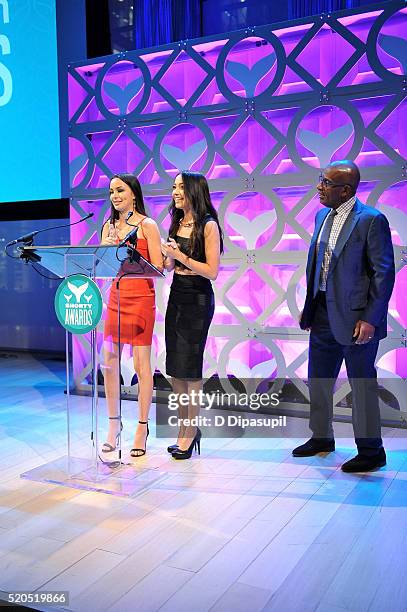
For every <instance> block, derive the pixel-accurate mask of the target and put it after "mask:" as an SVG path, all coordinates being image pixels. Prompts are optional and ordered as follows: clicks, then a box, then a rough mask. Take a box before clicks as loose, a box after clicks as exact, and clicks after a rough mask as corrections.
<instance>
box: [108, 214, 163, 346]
mask: <svg viewBox="0 0 407 612" xmlns="http://www.w3.org/2000/svg"><path fill="white" fill-rule="evenodd" d="M143 221H144V219H143V220H142V221H141V222H140V224H139V225H141V224H142V223H143ZM136 248H137V251H138V252H139V253H140V255H142V256H143V257H144V258H145V259H147V260H148V261H150V255H149V252H148V244H147V240H146V239H145V238H139V239H138V240H137V247H136ZM119 278H120V274H119V275H118V276H117V277H116V279H115V280H114V281H113V283H112V287H111V289H110V297H109V302H108V305H107V316H106V321H105V330H104V338H105V339H107V340H112V341H113V342H115V343H118V342H119V333H118V316H117V310H118V308H117V305H118V297H120V344H130V345H132V346H151V343H152V337H153V328H154V321H155V290H154V282H153V280H152V279H151V278H122V279H121V280H120V282H119V289H117V281H118V279H119ZM119 292H120V296H119V295H118V294H119Z"/></svg>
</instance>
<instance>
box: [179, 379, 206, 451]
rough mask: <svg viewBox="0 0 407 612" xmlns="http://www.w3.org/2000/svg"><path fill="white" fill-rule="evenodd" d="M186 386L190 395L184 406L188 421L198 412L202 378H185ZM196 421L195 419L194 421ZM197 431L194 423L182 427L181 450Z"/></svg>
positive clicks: (190, 441)
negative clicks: (187, 402)
mask: <svg viewBox="0 0 407 612" xmlns="http://www.w3.org/2000/svg"><path fill="white" fill-rule="evenodd" d="M184 383H185V385H186V387H187V391H186V392H187V393H188V395H189V396H190V401H189V404H188V406H186V407H185V409H186V411H187V414H186V417H183V418H187V419H188V421H189V422H190V421H192V420H193V419H194V420H195V419H197V417H198V416H199V412H200V408H201V407H200V404H199V392H200V391H201V390H202V379H196V380H187V381H184ZM195 422H196V421H195ZM196 432H197V426H196V425H187V426H186V427H185V429H184V435H183V437H182V440H180V441H179V449H180V450H182V451H185V450H187V449H188V448H189V447H190V446H191V444H192V440H193V439H194V438H195V436H196Z"/></svg>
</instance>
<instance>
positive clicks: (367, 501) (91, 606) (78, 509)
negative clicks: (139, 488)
mask: <svg viewBox="0 0 407 612" xmlns="http://www.w3.org/2000/svg"><path fill="white" fill-rule="evenodd" d="M0 385H1V395H0V416H1V418H0V448H1V453H0V465H1V471H0V591H1V592H2V593H3V596H2V595H1V593H0V599H1V598H3V599H4V598H5V595H4V593H7V592H11V591H15V590H24V591H35V590H42V591H43V590H64V591H69V594H70V601H69V605H68V606H66V607H65V608H61V607H60V608H55V607H54V608H52V609H54V610H55V609H67V610H73V611H77V612H82V611H84V612H85V611H87V612H89V611H91V612H97V611H107V610H109V611H118V612H127V611H129V612H130V611H136V612H142V611H146V612H153V611H156V610H160V611H161V612H184V611H185V612H190V611H191V610H192V611H193V612H204V611H207V610H211V611H212V612H229V611H230V612H232V611H233V612H240V611H241V612H257V611H260V610H267V611H273V612H274V611H275V612H283V611H284V612H296V611H298V612H308V611H309V612H311V611H313V612H343V611H348V610H349V611H354V612H383V611H384V610H390V611H391V612H403V611H406V610H407V562H406V561H407V553H406V551H407V450H406V447H407V432H406V431H405V430H404V432H401V431H400V430H394V429H388V430H386V432H385V438H386V441H385V444H386V450H387V451H388V465H387V466H386V467H385V468H383V469H381V470H379V471H377V472H374V473H371V474H369V475H367V474H366V475H352V474H348V475H347V474H344V473H342V472H341V470H340V469H339V466H340V464H341V463H342V462H343V461H345V460H346V459H347V458H349V457H351V456H352V455H353V454H354V445H353V440H352V439H351V437H349V438H348V439H346V438H338V439H337V451H336V452H335V453H330V454H328V455H326V456H317V457H311V458H306V459H294V458H293V457H292V456H291V449H292V447H293V446H294V445H296V444H298V443H300V442H301V441H300V440H287V439H272V438H268V439H265V438H263V439H253V438H247V439H245V438H240V439H207V440H206V439H203V440H202V455H201V457H197V456H195V457H194V458H193V459H192V460H189V461H182V462H177V461H174V460H172V459H171V458H170V457H169V455H168V454H167V452H166V450H165V449H166V446H167V444H168V441H167V440H157V439H155V436H154V431H153V432H152V433H153V435H150V438H149V445H148V453H147V455H146V456H145V457H144V458H141V459H133V460H132V461H134V462H137V465H143V466H145V467H146V468H153V469H159V470H161V471H162V472H163V473H165V477H164V478H162V479H160V480H159V481H157V482H155V483H152V484H151V486H149V487H148V488H147V489H146V490H145V491H144V492H142V493H141V494H139V495H138V496H136V497H134V498H121V497H115V496H113V495H106V494H103V493H96V492H89V491H78V490H75V489H71V488H67V487H63V486H56V485H51V484H44V483H39V482H32V481H28V480H23V479H21V478H20V474H21V473H22V472H25V471H27V470H30V469H32V468H35V467H36V466H40V465H41V464H44V463H47V462H49V461H52V460H54V459H57V458H58V457H60V456H61V455H64V454H65V396H64V394H63V388H64V364H63V363H61V362H54V361H44V360H43V361H39V360H37V359H36V358H34V357H32V356H29V355H9V356H7V355H3V357H2V358H1V359H0ZM84 401H86V399H85V398H80V397H75V398H74V402H76V405H77V407H78V410H80V407H81V403H83V402H84ZM127 404H128V406H127V407H126V411H127V414H130V413H131V412H132V411H135V408H136V404H135V403H134V402H127ZM152 422H153V423H154V418H153V419H152ZM130 424H131V425H133V426H134V424H133V423H131V422H130V419H129V418H127V420H125V430H124V434H125V436H124V439H125V448H126V450H127V452H128V449H129V448H130V445H131V437H132V434H133V431H132V428H131V427H130ZM152 429H153V428H152ZM335 429H336V431H341V432H342V434H343V433H345V434H346V435H347V434H348V433H349V436H351V430H350V428H349V426H348V425H346V424H336V425H335ZM402 434H404V437H402ZM38 609H41V610H47V609H51V608H47V607H42V608H38Z"/></svg>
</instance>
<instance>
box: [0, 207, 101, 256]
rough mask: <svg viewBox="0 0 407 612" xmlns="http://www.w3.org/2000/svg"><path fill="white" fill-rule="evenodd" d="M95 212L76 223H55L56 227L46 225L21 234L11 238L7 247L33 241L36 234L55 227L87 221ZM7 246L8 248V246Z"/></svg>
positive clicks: (69, 225)
mask: <svg viewBox="0 0 407 612" xmlns="http://www.w3.org/2000/svg"><path fill="white" fill-rule="evenodd" d="M93 215H94V213H93V212H91V213H89V214H88V215H86V217H82V219H79V220H78V221H75V222H74V223H64V224H63V225H55V226H54V227H45V228H44V229H40V230H36V231H34V232H30V233H29V234H25V235H24V236H20V238H16V239H15V240H11V241H10V242H8V243H7V247H10V246H12V245H13V244H17V243H18V242H24V243H27V242H29V243H30V242H32V240H33V238H34V236H36V235H37V234H41V233H42V232H48V231H49V230H53V229H59V228H61V227H71V226H72V225H76V224H77V223H82V221H86V219H90V218H91V217H93ZM7 247H6V248H7Z"/></svg>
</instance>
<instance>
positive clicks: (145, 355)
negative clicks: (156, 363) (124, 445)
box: [133, 346, 153, 456]
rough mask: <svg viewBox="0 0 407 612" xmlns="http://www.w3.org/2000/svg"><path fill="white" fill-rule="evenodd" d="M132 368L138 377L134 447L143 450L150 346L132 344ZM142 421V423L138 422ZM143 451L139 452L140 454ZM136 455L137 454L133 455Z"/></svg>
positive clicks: (149, 388) (150, 393)
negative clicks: (137, 419) (137, 421)
mask: <svg viewBox="0 0 407 612" xmlns="http://www.w3.org/2000/svg"><path fill="white" fill-rule="evenodd" d="M133 362H134V369H135V371H136V374H137V378H138V389H139V391H138V418H139V423H138V424H137V429H136V433H135V436H134V444H133V448H134V449H140V450H141V451H143V450H144V451H145V448H146V439H147V421H148V415H149V412H150V406H151V399H152V397H153V373H152V371H151V346H133ZM140 421H143V422H144V424H140ZM142 454H144V453H142V452H141V453H140V455H142ZM135 456H137V454H136V455H135Z"/></svg>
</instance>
